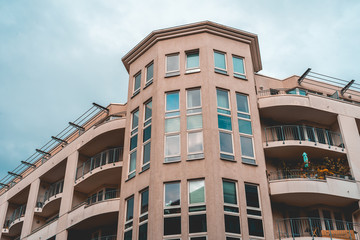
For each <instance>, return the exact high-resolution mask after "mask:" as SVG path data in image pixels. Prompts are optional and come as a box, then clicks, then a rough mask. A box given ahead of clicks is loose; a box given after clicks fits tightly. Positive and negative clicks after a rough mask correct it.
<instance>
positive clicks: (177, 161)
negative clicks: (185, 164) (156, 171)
mask: <svg viewBox="0 0 360 240" xmlns="http://www.w3.org/2000/svg"><path fill="white" fill-rule="evenodd" d="M179 162H181V160H180V159H179V160H176V161H171V162H163V164H171V163H179Z"/></svg>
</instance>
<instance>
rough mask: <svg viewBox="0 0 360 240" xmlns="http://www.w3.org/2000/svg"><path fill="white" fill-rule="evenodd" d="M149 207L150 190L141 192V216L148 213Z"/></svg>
mask: <svg viewBox="0 0 360 240" xmlns="http://www.w3.org/2000/svg"><path fill="white" fill-rule="evenodd" d="M148 207H149V189H146V190H145V191H142V192H141V209H140V214H143V213H146V212H147V211H148Z"/></svg>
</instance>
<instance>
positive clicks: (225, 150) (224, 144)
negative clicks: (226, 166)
mask: <svg viewBox="0 0 360 240" xmlns="http://www.w3.org/2000/svg"><path fill="white" fill-rule="evenodd" d="M216 94H217V112H218V127H219V140H220V158H221V159H225V160H234V151H233V141H232V125H231V111H230V103H229V91H226V90H222V89H216Z"/></svg>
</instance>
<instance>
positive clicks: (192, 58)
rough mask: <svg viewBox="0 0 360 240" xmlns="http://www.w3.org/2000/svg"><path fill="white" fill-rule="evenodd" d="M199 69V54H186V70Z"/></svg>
mask: <svg viewBox="0 0 360 240" xmlns="http://www.w3.org/2000/svg"><path fill="white" fill-rule="evenodd" d="M197 67H199V53H198V52H195V53H188V54H186V68H197Z"/></svg>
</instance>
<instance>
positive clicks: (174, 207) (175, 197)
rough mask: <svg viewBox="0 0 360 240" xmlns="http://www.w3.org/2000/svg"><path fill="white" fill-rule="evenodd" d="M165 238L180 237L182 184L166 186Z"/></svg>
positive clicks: (167, 184)
mask: <svg viewBox="0 0 360 240" xmlns="http://www.w3.org/2000/svg"><path fill="white" fill-rule="evenodd" d="M164 188H165V189H164V193H165V194H164V236H169V235H171V236H173V237H174V238H175V237H180V234H181V206H180V182H171V183H165V184H164Z"/></svg>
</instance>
